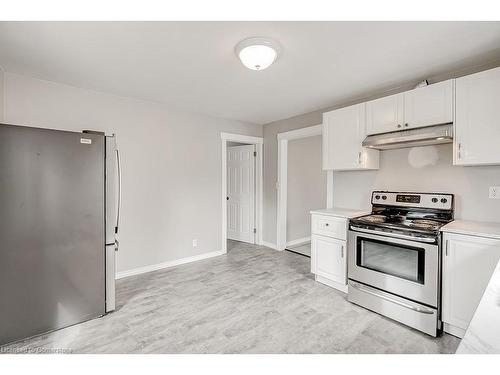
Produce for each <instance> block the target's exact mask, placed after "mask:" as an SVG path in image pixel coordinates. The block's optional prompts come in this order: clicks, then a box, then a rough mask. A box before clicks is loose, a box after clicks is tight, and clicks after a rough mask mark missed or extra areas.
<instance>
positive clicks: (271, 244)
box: [261, 241, 278, 250]
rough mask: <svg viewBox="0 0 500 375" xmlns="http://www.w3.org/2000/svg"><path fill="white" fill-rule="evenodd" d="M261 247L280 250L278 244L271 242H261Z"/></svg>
mask: <svg viewBox="0 0 500 375" xmlns="http://www.w3.org/2000/svg"><path fill="white" fill-rule="evenodd" d="M261 245H262V246H265V247H268V248H270V249H273V250H278V247H277V246H276V244H274V243H271V242H266V241H261Z"/></svg>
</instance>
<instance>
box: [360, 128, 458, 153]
mask: <svg viewBox="0 0 500 375" xmlns="http://www.w3.org/2000/svg"><path fill="white" fill-rule="evenodd" d="M451 142H453V124H445V125H434V126H426V127H424V128H417V129H410V130H400V131H396V132H390V133H383V134H376V135H369V136H368V137H366V138H365V140H364V141H363V146H364V147H370V148H374V149H377V150H390V149H394V148H406V147H416V146H428V145H437V144H442V143H451Z"/></svg>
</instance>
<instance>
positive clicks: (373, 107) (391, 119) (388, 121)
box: [366, 94, 404, 134]
mask: <svg viewBox="0 0 500 375" xmlns="http://www.w3.org/2000/svg"><path fill="white" fill-rule="evenodd" d="M403 105H404V99H403V94H396V95H391V96H386V97H384V98H380V99H376V100H372V101H370V102H367V103H366V132H367V134H379V133H387V132H392V131H396V130H401V129H402V128H403V115H404V113H403Z"/></svg>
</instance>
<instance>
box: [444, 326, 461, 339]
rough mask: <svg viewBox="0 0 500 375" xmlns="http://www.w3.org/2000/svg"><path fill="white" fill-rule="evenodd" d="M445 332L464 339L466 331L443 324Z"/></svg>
mask: <svg viewBox="0 0 500 375" xmlns="http://www.w3.org/2000/svg"><path fill="white" fill-rule="evenodd" d="M443 331H445V332H446V333H449V334H450V335H453V336H456V337H458V338H460V339H462V338H463V337H464V336H465V329H463V328H460V327H456V326H453V325H451V324H448V323H443Z"/></svg>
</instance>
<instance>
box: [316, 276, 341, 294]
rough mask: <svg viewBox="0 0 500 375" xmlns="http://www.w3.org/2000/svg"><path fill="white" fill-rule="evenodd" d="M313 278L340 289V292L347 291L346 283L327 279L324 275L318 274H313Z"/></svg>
mask: <svg viewBox="0 0 500 375" xmlns="http://www.w3.org/2000/svg"><path fill="white" fill-rule="evenodd" d="M314 279H315V280H316V281H317V282H318V283H321V284H325V285H327V286H331V287H332V288H335V289H337V290H340V291H341V292H344V293H347V285H346V284H341V283H338V282H336V281H333V280H330V279H327V278H326V277H323V276H318V275H314Z"/></svg>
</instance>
